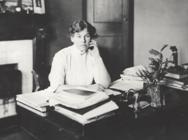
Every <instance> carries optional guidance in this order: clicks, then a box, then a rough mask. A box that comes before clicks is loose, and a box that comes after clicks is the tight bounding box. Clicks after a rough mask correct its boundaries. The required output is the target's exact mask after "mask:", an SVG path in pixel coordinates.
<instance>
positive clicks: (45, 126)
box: [18, 107, 130, 140]
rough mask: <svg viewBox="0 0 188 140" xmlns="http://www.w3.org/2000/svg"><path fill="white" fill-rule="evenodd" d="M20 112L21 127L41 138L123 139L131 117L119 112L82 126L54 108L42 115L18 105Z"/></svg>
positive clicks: (44, 139)
mask: <svg viewBox="0 0 188 140" xmlns="http://www.w3.org/2000/svg"><path fill="white" fill-rule="evenodd" d="M124 109H125V108H123V110H124ZM124 111H125V110H124ZM124 111H123V112H124ZM126 112H127V111H126ZM18 114H19V117H20V125H21V127H22V128H23V129H24V130H26V131H27V132H28V133H30V134H31V135H32V136H33V137H35V138H37V139H40V140H83V139H84V140H115V139H118V140H121V139H122V140H123V139H125V137H124V135H125V133H126V132H125V131H126V128H127V124H128V121H127V120H128V118H129V119H130V117H128V116H127V115H126V113H125V114H121V115H120V114H119V112H117V115H116V116H113V117H110V118H106V119H103V120H100V121H97V122H94V123H91V124H88V125H85V126H82V125H81V124H79V123H77V122H75V121H73V120H70V119H69V118H67V117H65V116H63V115H61V114H59V113H57V112H54V111H52V110H50V113H49V115H48V116H47V117H41V116H38V115H36V114H34V113H32V112H30V111H28V110H26V109H24V108H22V107H18Z"/></svg>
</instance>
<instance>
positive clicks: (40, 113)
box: [17, 101, 47, 117]
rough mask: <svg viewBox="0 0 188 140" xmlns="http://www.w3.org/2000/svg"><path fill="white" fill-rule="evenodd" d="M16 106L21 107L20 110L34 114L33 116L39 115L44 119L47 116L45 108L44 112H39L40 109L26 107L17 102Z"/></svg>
mask: <svg viewBox="0 0 188 140" xmlns="http://www.w3.org/2000/svg"><path fill="white" fill-rule="evenodd" d="M17 105H18V106H20V107H22V108H25V109H26V110H29V111H31V112H33V113H35V114H37V115H39V116H41V117H46V116H47V112H46V108H45V111H44V110H43V111H41V108H36V107H32V106H29V105H26V104H24V103H22V102H19V101H18V102H17Z"/></svg>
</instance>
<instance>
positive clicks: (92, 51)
mask: <svg viewBox="0 0 188 140" xmlns="http://www.w3.org/2000/svg"><path fill="white" fill-rule="evenodd" d="M89 46H90V47H89V49H88V52H89V54H90V55H91V56H93V57H100V53H99V49H98V46H97V42H96V41H95V40H91V41H90V43H89Z"/></svg>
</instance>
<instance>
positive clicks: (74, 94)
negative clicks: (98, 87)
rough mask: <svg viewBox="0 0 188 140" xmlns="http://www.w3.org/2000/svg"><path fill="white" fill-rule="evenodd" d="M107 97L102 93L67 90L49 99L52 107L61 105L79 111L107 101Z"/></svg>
mask: <svg viewBox="0 0 188 140" xmlns="http://www.w3.org/2000/svg"><path fill="white" fill-rule="evenodd" d="M108 98H109V96H108V95H107V94H106V93H104V92H99V91H98V92H93V91H86V90H79V89H69V90H65V91H62V92H61V93H56V94H54V96H53V97H52V98H50V103H52V102H53V103H52V105H57V104H61V105H64V106H67V107H70V108H74V109H81V108H85V107H88V106H91V105H94V104H96V103H99V102H102V101H104V100H107V99H108Z"/></svg>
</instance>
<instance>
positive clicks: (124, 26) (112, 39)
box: [86, 0, 133, 80]
mask: <svg viewBox="0 0 188 140" xmlns="http://www.w3.org/2000/svg"><path fill="white" fill-rule="evenodd" d="M130 1H131V0H87V4H86V5H87V10H86V11H87V15H86V16H87V20H88V22H90V23H91V24H92V25H94V26H95V27H96V29H97V33H98V35H99V37H98V39H97V41H98V45H99V49H100V53H101V56H102V57H103V60H104V63H105V65H106V67H107V69H108V71H109V73H110V75H111V78H112V80H115V79H117V78H119V75H120V73H121V72H122V70H123V69H124V68H126V67H129V66H132V63H133V52H132V37H131V35H132V30H131V26H130V23H131V22H130V19H131V18H130Z"/></svg>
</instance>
